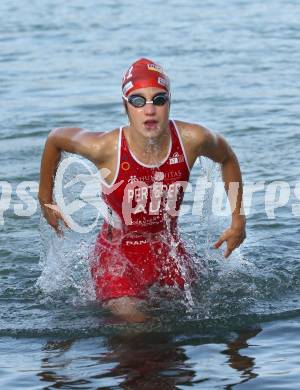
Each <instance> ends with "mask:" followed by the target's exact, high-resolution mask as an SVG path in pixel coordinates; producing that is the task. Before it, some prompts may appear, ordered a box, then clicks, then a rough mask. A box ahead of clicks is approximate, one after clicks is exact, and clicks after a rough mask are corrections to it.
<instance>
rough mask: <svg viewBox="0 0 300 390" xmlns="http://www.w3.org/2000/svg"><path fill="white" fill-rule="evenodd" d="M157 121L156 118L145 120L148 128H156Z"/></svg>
mask: <svg viewBox="0 0 300 390" xmlns="http://www.w3.org/2000/svg"><path fill="white" fill-rule="evenodd" d="M157 123H158V122H157V121H155V120H147V121H145V122H144V126H145V127H146V128H147V129H150V130H152V129H155V128H156V127H157Z"/></svg>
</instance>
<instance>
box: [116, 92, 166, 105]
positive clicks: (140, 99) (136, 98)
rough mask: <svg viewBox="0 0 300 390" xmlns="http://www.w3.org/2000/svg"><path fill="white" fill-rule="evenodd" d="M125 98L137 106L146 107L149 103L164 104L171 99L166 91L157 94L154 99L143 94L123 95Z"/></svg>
mask: <svg viewBox="0 0 300 390" xmlns="http://www.w3.org/2000/svg"><path fill="white" fill-rule="evenodd" d="M123 98H124V99H125V100H126V101H127V102H128V103H130V104H131V105H132V106H133V107H135V108H141V107H144V106H145V104H147V103H150V104H154V105H155V106H163V105H164V104H166V102H168V101H169V95H168V94H167V93H164V92H163V93H159V94H157V95H155V96H154V97H153V99H152V100H146V98H144V96H141V95H130V96H129V97H126V96H125V95H123Z"/></svg>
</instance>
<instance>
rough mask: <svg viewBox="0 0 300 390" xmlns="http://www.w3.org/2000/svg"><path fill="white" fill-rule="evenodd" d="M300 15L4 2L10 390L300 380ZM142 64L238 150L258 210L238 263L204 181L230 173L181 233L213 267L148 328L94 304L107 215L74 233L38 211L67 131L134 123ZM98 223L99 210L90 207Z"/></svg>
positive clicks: (206, 166)
mask: <svg viewBox="0 0 300 390" xmlns="http://www.w3.org/2000/svg"><path fill="white" fill-rule="evenodd" d="M299 14H300V3H299V1H296V0H287V1H284V0H275V1H272V2H265V3H261V2H260V1H257V0H254V1H252V2H249V1H245V0H228V1H225V0H224V1H222V0H221V1H219V2H212V1H210V0H204V1H202V2H197V1H192V0H187V1H185V2H179V1H176V0H171V1H166V2H161V1H158V0H153V1H151V2H136V1H135V2H134V1H131V0H129V1H123V0H121V1H108V0H107V1H96V0H95V1H93V0H87V1H85V2H84V1H80V0H76V1H72V2H69V3H62V2H59V1H58V0H52V1H51V0H45V1H42V2H37V1H33V2H25V1H17V0H10V1H8V0H4V1H2V2H1V4H0V21H1V23H0V97H1V105H0V115H1V121H0V188H1V192H0V194H1V195H0V196H1V198H0V260H1V266H0V281H1V283H0V305H1V311H0V387H1V389H5V390H9V389H56V388H60V389H138V390H140V389H149V390H156V389H188V388H191V387H192V388H195V389H198V388H199V389H200V388H201V389H202V388H203V389H216V388H217V389H232V388H243V389H244V388H245V389H246V388H251V389H252V388H255V389H256V388H258V389H272V390H273V389H297V388H298V387H299V382H300V365H299V340H298V338H299V337H298V335H299V331H300V295H299V293H300V262H299V260H300V249H299V237H300V236H299V233H300V226H299V218H300V182H299V172H300V163H299V155H300V131H299V127H300V126H299V125H300V113H299V87H300V78H299V69H300V66H299V65H300V44H299V42H300V25H299ZM142 56H146V57H149V58H152V59H154V60H155V61H157V62H159V63H161V64H162V65H164V67H165V68H166V70H167V72H168V74H169V77H170V79H171V83H172V109H171V116H172V118H176V119H180V120H187V121H191V122H195V123H200V124H203V125H205V126H207V127H209V128H211V129H212V130H214V131H218V132H220V133H221V134H223V135H224V137H225V138H226V139H227V140H228V141H229V143H230V144H231V145H232V147H233V149H234V150H235V152H236V154H237V156H238V158H239V161H240V165H241V169H242V172H243V178H244V182H245V189H246V191H245V192H246V195H247V202H248V203H247V214H248V215H247V239H246V241H245V242H244V244H243V245H242V247H241V248H240V249H239V250H237V251H235V253H234V254H233V255H232V256H231V257H230V258H229V260H227V261H224V259H223V256H222V251H214V250H212V249H211V245H212V243H213V242H214V241H215V240H216V239H217V238H218V235H219V234H220V233H221V232H222V229H224V227H226V225H227V224H228V218H227V217H224V216H222V215H220V214H221V213H216V212H213V210H212V205H211V197H210V196H208V197H207V198H206V203H205V207H204V210H203V211H204V212H203V215H199V214H200V213H199V212H198V213H197V212H195V210H196V209H193V208H192V207H193V205H194V200H195V194H196V192H197V191H196V183H197V180H198V178H199V177H203V176H205V175H208V177H210V178H211V179H212V180H213V181H214V182H216V181H218V170H217V167H215V166H214V165H213V164H210V163H209V162H208V161H205V160H202V161H201V162H200V163H198V164H197V165H196V166H195V168H194V170H193V173H192V177H191V185H192V191H191V192H190V193H187V194H186V198H185V206H186V207H188V208H189V211H187V213H186V214H185V215H182V217H181V219H180V225H181V230H182V234H183V236H184V237H185V239H186V241H187V242H188V245H190V246H191V247H192V248H193V250H195V251H196V252H197V253H198V254H199V256H201V257H202V258H203V259H204V260H203V261H204V262H205V270H204V271H203V272H202V273H201V274H200V275H199V283H198V284H197V286H196V287H195V288H194V289H193V290H189V291H185V298H184V299H183V300H182V301H177V300H174V302H172V301H167V302H166V301H163V302H161V307H160V308H158V309H155V310H154V309H153V312H152V313H151V315H152V320H151V321H149V322H147V323H145V324H134V325H133V324H126V323H124V322H121V321H117V320H116V319H114V318H112V316H111V315H110V314H109V313H108V312H106V311H105V310H104V309H103V308H102V307H100V306H99V304H97V302H95V300H94V295H93V289H92V285H91V280H90V276H89V271H88V250H89V247H90V244H91V243H92V242H93V240H94V239H95V235H96V233H97V230H98V229H99V225H100V224H101V219H100V220H99V221H98V224H97V226H95V227H93V228H92V229H89V231H88V233H76V232H69V233H67V234H66V237H65V239H64V240H61V239H58V238H57V237H56V236H55V235H54V234H53V233H52V232H51V231H50V229H49V228H47V226H45V222H44V221H43V220H40V211H39V208H38V207H37V208H35V207H36V206H37V202H36V199H37V186H38V180H39V164H40V158H41V153H42V149H43V145H44V142H45V139H46V137H47V134H48V132H49V130H50V129H52V128H53V127H59V126H73V125H75V126H81V127H85V128H88V129H91V130H95V131H107V130H110V129H113V128H115V127H117V126H120V125H123V124H126V123H127V122H126V117H125V114H124V112H123V108H122V104H121V91H120V83H121V77H122V75H123V73H124V71H125V70H126V69H127V67H128V65H129V64H131V63H132V62H133V61H134V60H135V59H137V58H139V57H142ZM79 165H80V164H79ZM76 169H77V168H76V167H73V171H72V172H73V175H74V174H75V173H76V172H77V171H76ZM78 169H79V168H78ZM86 169H87V168H86V167H85V168H84V167H83V168H82V167H81V170H82V172H86ZM84 170H85V171H84ZM72 172H71V173H70V174H71V175H72ZM74 188H75V190H74V192H75V193H76V191H77V194H78V193H80V191H81V189H82V188H81V187H80V184H78V187H74ZM91 188H92V187H91ZM251 188H252V189H254V190H256V192H253V196H252V198H251V196H250V195H251ZM29 190H30V191H29ZM208 195H209V194H208ZM250 201H251V202H250ZM192 210H194V212H192ZM216 214H219V215H216ZM94 217H95V207H94V206H93V205H92V204H87V205H86V208H83V210H82V212H81V214H80V213H79V214H78V218H79V219H80V218H82V221H83V223H85V224H86V225H87V226H88V224H89V221H93V218H94Z"/></svg>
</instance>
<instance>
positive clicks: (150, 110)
mask: <svg viewBox="0 0 300 390" xmlns="http://www.w3.org/2000/svg"><path fill="white" fill-rule="evenodd" d="M144 112H145V114H147V115H153V114H155V105H154V104H153V103H146V104H145V106H144Z"/></svg>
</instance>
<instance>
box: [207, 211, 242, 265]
mask: <svg viewBox="0 0 300 390" xmlns="http://www.w3.org/2000/svg"><path fill="white" fill-rule="evenodd" d="M245 238H246V220H245V218H244V217H242V218H240V219H239V220H238V221H233V222H232V224H231V226H230V228H228V229H226V230H225V231H224V232H223V233H222V234H221V236H220V238H219V239H218V241H217V242H215V244H214V247H215V248H219V247H220V246H221V245H222V244H223V242H225V241H226V242H227V249H226V252H225V255H224V256H225V258H227V257H229V256H230V255H231V253H232V252H233V251H234V250H235V249H236V248H238V247H239V246H240V245H241V244H242V242H243V241H244V240H245Z"/></svg>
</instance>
